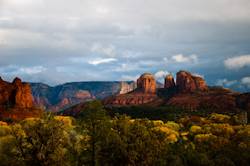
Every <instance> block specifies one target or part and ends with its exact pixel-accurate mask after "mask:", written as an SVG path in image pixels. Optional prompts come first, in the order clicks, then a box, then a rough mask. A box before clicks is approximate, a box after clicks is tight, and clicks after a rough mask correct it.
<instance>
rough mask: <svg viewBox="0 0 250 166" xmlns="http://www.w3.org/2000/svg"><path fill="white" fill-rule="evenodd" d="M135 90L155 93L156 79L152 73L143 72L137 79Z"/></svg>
mask: <svg viewBox="0 0 250 166" xmlns="http://www.w3.org/2000/svg"><path fill="white" fill-rule="evenodd" d="M137 90H138V91H141V92H142V93H151V94H154V93H156V81H155V78H154V76H153V75H152V74H150V73H144V74H142V75H141V76H140V78H138V79H137Z"/></svg>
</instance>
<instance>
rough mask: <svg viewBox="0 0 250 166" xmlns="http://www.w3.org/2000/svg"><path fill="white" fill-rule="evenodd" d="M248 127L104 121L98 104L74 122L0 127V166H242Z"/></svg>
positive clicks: (249, 145) (219, 120)
mask: <svg viewBox="0 0 250 166" xmlns="http://www.w3.org/2000/svg"><path fill="white" fill-rule="evenodd" d="M249 163H250V125H247V124H245V125H242V124H239V123H238V122H237V116H228V115H223V114H211V115H209V116H207V117H201V116H184V117H182V118H178V119H176V121H161V120H147V119H143V118H142V119H131V118H130V117H128V116H126V115H118V114H117V115H116V116H113V117H112V118H111V117H110V116H109V115H107V113H106V111H105V110H104V109H103V106H102V105H101V104H100V102H98V101H94V102H91V103H88V105H87V107H86V110H84V111H82V112H81V113H80V115H79V118H78V119H73V118H72V117H63V116H54V115H52V114H44V116H43V117H41V118H29V119H26V120H23V121H21V122H19V123H13V124H6V123H4V122H0V165H38V166H39V165H41V166H43V165H59V166H63V165H73V166H78V165H124V166H125V165H176V166H179V165H180V166H182V165H194V166H195V165H208V166H210V165H223V166H226V165H230V166H231V165H232V166H233V165H242V166H243V165H244V166H245V165H248V164H249Z"/></svg>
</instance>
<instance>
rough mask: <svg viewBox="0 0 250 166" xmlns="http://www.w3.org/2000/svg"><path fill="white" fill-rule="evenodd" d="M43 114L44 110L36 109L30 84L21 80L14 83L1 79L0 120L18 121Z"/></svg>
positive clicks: (18, 79) (15, 80)
mask: <svg viewBox="0 0 250 166" xmlns="http://www.w3.org/2000/svg"><path fill="white" fill-rule="evenodd" d="M41 114H42V110H41V109H38V108H36V107H34V104H33V96H32V92H31V87H30V84H28V83H24V82H22V80H21V79H20V78H15V79H14V80H13V82H12V83H10V82H6V81H4V80H2V79H1V78H0V119H2V120H6V119H9V120H13V121H16V120H17V121H18V120H22V119H25V118H29V117H39V116H40V115H41Z"/></svg>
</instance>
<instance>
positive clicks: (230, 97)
mask: <svg viewBox="0 0 250 166" xmlns="http://www.w3.org/2000/svg"><path fill="white" fill-rule="evenodd" d="M103 103H104V104H105V105H108V106H124V105H141V104H146V105H150V106H157V105H159V106H163V105H171V106H177V107H182V108H185V109H186V108H188V109H190V110H197V109H214V110H218V111H235V110H239V109H244V110H249V109H250V107H249V106H250V94H249V93H245V94H240V93H237V92H233V91H231V90H229V89H225V88H222V87H208V86H207V84H206V81H205V80H204V79H203V78H202V77H200V76H196V75H193V74H191V73H190V72H187V71H179V72H178V73H177V74H176V82H175V80H174V77H173V76H172V75H171V74H169V75H167V76H166V77H165V83H164V88H156V81H155V78H154V76H153V75H152V74H150V73H144V74H142V75H141V76H140V78H138V80H137V88H136V89H135V90H133V91H132V92H129V93H127V94H120V95H116V96H112V97H108V98H106V99H105V100H104V101H103Z"/></svg>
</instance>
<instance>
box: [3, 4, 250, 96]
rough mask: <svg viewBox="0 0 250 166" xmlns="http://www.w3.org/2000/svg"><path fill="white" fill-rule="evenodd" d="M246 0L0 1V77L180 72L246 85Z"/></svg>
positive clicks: (50, 79)
mask: <svg viewBox="0 0 250 166" xmlns="http://www.w3.org/2000/svg"><path fill="white" fill-rule="evenodd" d="M249 9H250V1H249V0H237V1H236V0H206V1H205V0H188V1H183V0H122V1H118V0H70V1H68V0H0V76H1V77H2V78H3V79H6V80H9V81H11V80H12V79H13V78H14V77H16V76H18V77H20V78H22V79H23V80H24V81H28V82H43V83H47V84H49V85H57V84H62V83H65V82H73V81H113V80H135V79H136V78H137V77H138V76H139V75H140V74H142V73H144V72H150V73H153V74H154V75H155V77H156V78H157V79H158V80H162V78H163V77H164V76H165V75H166V74H168V73H172V74H175V73H176V72H178V71H179V70H187V71H190V72H192V73H194V74H196V75H200V76H202V77H204V78H205V79H206V80H207V82H208V84H209V85H220V86H224V87H228V88H233V89H235V90H241V91H250V10H249Z"/></svg>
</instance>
